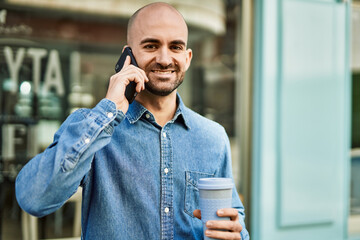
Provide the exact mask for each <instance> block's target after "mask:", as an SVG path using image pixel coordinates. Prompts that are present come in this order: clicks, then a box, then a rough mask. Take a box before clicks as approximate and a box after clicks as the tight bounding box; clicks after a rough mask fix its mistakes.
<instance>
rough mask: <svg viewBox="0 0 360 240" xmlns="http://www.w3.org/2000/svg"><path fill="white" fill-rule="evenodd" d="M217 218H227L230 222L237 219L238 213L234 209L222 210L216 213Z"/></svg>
mask: <svg viewBox="0 0 360 240" xmlns="http://www.w3.org/2000/svg"><path fill="white" fill-rule="evenodd" d="M217 215H218V216H219V217H229V218H230V219H231V220H238V219H239V212H238V210H236V209H235V208H223V209H219V210H218V211H217Z"/></svg>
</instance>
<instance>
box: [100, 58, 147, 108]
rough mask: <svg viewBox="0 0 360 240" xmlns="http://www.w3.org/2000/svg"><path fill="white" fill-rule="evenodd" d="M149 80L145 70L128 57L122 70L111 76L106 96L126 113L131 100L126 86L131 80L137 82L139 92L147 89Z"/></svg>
mask: <svg viewBox="0 0 360 240" xmlns="http://www.w3.org/2000/svg"><path fill="white" fill-rule="evenodd" d="M148 81H149V79H148V78H147V76H146V74H145V72H144V71H143V70H142V69H140V68H138V67H136V66H134V65H131V64H130V57H127V58H126V60H125V63H124V67H123V68H122V69H121V71H120V72H118V73H116V74H114V75H113V76H111V78H110V83H109V87H108V90H107V93H106V98H107V99H109V100H111V101H113V102H115V104H116V107H117V109H120V110H121V111H123V113H124V114H125V113H126V111H127V109H128V107H129V102H128V101H127V99H126V97H125V89H126V86H127V85H129V83H130V82H135V83H136V88H135V90H136V91H137V92H138V93H139V92H141V91H142V90H144V89H145V83H146V82H148Z"/></svg>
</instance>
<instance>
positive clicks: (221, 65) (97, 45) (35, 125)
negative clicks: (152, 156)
mask: <svg viewBox="0 0 360 240" xmlns="http://www.w3.org/2000/svg"><path fill="white" fill-rule="evenodd" d="M62 2H63V1H17V0H9V1H0V133H1V134H0V138H1V144H0V156H1V159H0V171H1V174H0V184H1V190H0V191H1V195H0V203H1V207H0V214H1V218H0V219H1V220H0V224H1V228H0V229H1V232H0V233H1V235H0V236H2V239H22V238H23V236H24V235H23V234H24V232H23V231H24V228H23V227H24V223H23V222H22V218H23V216H22V212H21V209H20V208H19V206H18V205H17V202H16V199H15V195H14V181H15V178H16V175H17V173H18V172H19V170H20V169H21V168H22V166H23V165H24V164H25V163H27V162H28V161H29V159H31V158H32V157H33V156H35V155H36V154H37V153H39V152H41V151H43V150H44V149H45V148H46V147H47V146H48V145H49V144H50V143H51V142H52V138H53V134H54V133H55V131H56V130H57V129H58V127H59V126H60V124H61V123H62V122H63V121H64V120H65V118H66V117H67V116H68V115H69V114H70V113H71V112H72V111H74V110H75V109H77V108H82V107H86V108H91V107H93V106H94V105H96V103H97V102H99V101H100V100H101V99H102V98H103V97H104V96H105V94H106V89H107V85H108V80H109V78H110V76H111V75H112V74H114V66H115V63H116V61H117V59H118V57H119V55H120V53H121V50H122V47H123V45H124V44H125V43H126V24H127V19H128V16H129V14H131V13H132V12H133V11H132V9H137V8H138V7H140V6H141V5H142V4H143V2H144V1H123V2H122V4H125V5H126V4H127V5H126V6H128V8H127V9H126V10H124V9H123V10H122V11H120V12H116V11H114V12H110V11H111V6H108V7H107V8H106V6H105V7H104V6H103V5H101V6H100V5H99V6H98V7H96V6H95V5H96V4H95V2H94V1H73V2H72V3H70V2H67V3H66V5H63V3H62ZM80 2H81V4H83V6H81V5H80ZM87 2H88V4H87ZM111 2H112V1H107V4H110V5H111ZM130 2H132V3H130ZM94 4H95V5H94ZM113 4H115V1H114V2H113ZM213 4H216V5H217V8H216V9H217V10H216V11H214V12H216V13H218V12H220V15H219V16H220V19H221V17H223V22H221V21H220V22H219V21H218V23H220V24H215V22H214V24H213V25H214V26H213V27H214V29H213V30H212V29H209V28H206V26H205V25H206V23H200V22H199V25H196V24H193V23H196V21H195V20H191V21H192V24H189V26H190V28H189V30H190V32H189V47H190V48H192V49H193V52H194V59H193V62H192V66H191V68H190V69H189V71H188V73H187V75H186V79H185V81H184V84H183V85H182V86H181V87H180V89H179V92H180V94H181V96H182V98H183V100H184V102H185V104H187V105H188V106H189V107H190V108H192V109H194V110H195V111H197V112H199V113H200V114H202V115H204V116H206V117H208V118H211V119H213V120H215V121H217V122H219V123H220V124H222V125H223V126H224V127H225V129H226V131H227V132H228V134H229V136H230V138H231V139H232V140H233V139H234V137H235V127H234V126H235V121H234V119H235V117H234V108H235V68H236V61H235V59H236V45H235V44H236V41H235V38H236V26H237V25H236V21H237V17H236V15H237V13H238V12H240V11H239V3H238V2H237V1H230V0H229V1H214V3H213ZM105 5H106V4H105ZM125 5H124V6H125ZM219 6H220V7H222V8H218V7H219ZM105 8H106V9H107V10H104V9H105ZM96 9H98V11H97V10H96ZM204 9H205V7H204ZM204 9H203V10H202V9H199V11H205V10H204ZM106 11H107V12H106ZM206 11H209V10H206ZM221 14H223V15H221ZM187 16H189V19H196V17H194V16H192V15H186V16H185V18H187ZM202 21H203V20H202ZM207 24H208V25H211V24H209V23H207ZM221 24H222V25H221ZM222 28H223V29H222ZM233 145H234V144H233ZM234 148H236V145H234ZM234 152H236V149H234ZM236 161H237V159H236V158H235V159H234V162H235V163H236ZM234 170H235V171H237V169H236V168H234ZM235 178H236V179H237V180H236V181H239V179H238V178H237V176H235ZM74 208H75V206H74V205H73V204H67V205H65V206H64V208H63V209H62V210H60V212H56V213H54V214H52V215H49V216H47V217H44V218H41V219H38V221H37V223H38V233H37V234H38V236H39V237H40V238H52V237H69V236H71V235H72V231H71V230H70V229H71V228H72V221H73V218H74ZM0 239H1V238H0Z"/></svg>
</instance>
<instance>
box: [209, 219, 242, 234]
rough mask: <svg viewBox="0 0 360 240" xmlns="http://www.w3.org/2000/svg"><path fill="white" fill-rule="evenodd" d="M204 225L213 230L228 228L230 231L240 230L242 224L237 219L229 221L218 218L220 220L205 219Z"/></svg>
mask: <svg viewBox="0 0 360 240" xmlns="http://www.w3.org/2000/svg"><path fill="white" fill-rule="evenodd" d="M206 227H207V228H208V229H215V230H220V229H221V230H228V231H231V232H241V231H242V226H241V224H240V223H239V221H229V220H220V221H207V222H206Z"/></svg>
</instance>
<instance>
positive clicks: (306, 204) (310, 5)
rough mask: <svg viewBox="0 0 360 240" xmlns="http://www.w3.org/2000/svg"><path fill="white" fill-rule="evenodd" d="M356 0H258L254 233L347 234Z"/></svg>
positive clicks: (329, 237)
mask: <svg viewBox="0 0 360 240" xmlns="http://www.w3.org/2000/svg"><path fill="white" fill-rule="evenodd" d="M349 4H350V3H349V2H343V1H336V0H333V1H332V0H328V1H321V0H256V1H255V38H254V40H255V56H254V85H253V86H254V87H253V89H254V92H253V94H254V98H253V106H254V109H253V133H254V135H253V152H252V154H253V162H252V203H251V206H252V208H251V213H252V214H251V216H250V218H251V228H250V232H251V236H252V239H255V240H273V239H276V240H289V239H291V240H300V239H304V238H306V239H307V240H323V239H324V240H325V239H326V240H343V239H347V217H348V203H349V191H348V188H349V176H350V175H349V161H350V158H349V150H350V141H349V140H350V97H351V86H350V67H349V44H348V43H349V39H350V37H349V36H350V35H349V26H350V21H349V19H350V15H349ZM248 217H249V216H248Z"/></svg>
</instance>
